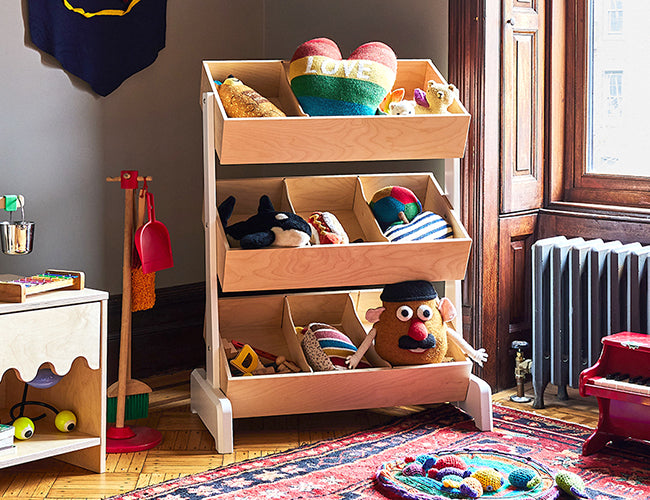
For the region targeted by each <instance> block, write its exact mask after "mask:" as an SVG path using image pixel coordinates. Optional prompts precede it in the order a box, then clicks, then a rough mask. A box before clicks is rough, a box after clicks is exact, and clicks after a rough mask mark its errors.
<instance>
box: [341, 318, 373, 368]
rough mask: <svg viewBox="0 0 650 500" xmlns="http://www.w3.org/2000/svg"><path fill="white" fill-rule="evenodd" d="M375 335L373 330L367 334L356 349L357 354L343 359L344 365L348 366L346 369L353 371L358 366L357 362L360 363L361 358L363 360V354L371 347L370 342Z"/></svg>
mask: <svg viewBox="0 0 650 500" xmlns="http://www.w3.org/2000/svg"><path fill="white" fill-rule="evenodd" d="M375 335H377V330H375V329H374V328H373V329H372V330H370V331H369V332H368V334H367V335H366V338H365V339H363V342H362V343H361V345H360V346H359V348H358V349H357V352H355V353H354V354H352V355H351V356H348V357H347V358H346V359H345V364H346V365H348V368H349V369H351V370H353V369H354V368H356V367H357V365H358V364H359V361H361V358H363V356H364V354H366V352H367V351H368V349H370V346H371V345H372V342H373V341H374V340H375Z"/></svg>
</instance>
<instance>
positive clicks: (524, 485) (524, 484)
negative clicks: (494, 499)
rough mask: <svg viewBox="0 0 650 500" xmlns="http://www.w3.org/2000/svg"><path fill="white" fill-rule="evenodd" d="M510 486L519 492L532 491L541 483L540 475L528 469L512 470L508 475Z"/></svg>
mask: <svg viewBox="0 0 650 500" xmlns="http://www.w3.org/2000/svg"><path fill="white" fill-rule="evenodd" d="M508 481H509V482H510V484H511V485H512V486H513V487H515V488H517V489H519V490H532V489H533V488H534V487H535V486H537V485H538V484H539V483H541V482H542V478H541V477H540V475H539V474H538V473H537V472H535V471H534V470H533V469H529V468H528V467H518V468H516V469H513V470H512V471H511V472H510V474H509V475H508Z"/></svg>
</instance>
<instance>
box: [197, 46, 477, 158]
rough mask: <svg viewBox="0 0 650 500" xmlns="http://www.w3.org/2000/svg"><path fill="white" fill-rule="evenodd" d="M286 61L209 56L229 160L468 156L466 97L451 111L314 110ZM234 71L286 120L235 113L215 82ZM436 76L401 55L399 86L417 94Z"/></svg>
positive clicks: (207, 74) (208, 78) (222, 151)
mask: <svg viewBox="0 0 650 500" xmlns="http://www.w3.org/2000/svg"><path fill="white" fill-rule="evenodd" d="M288 67H289V65H288V63H287V62H285V61H281V60H260V61H204V62H203V74H202V79H201V93H202V94H203V93H206V92H213V93H214V94H215V99H214V102H215V110H214V116H215V119H214V134H215V137H214V139H215V149H216V152H217V155H218V156H219V161H220V163H221V164H222V165H235V164H251V163H307V162H342V161H374V160H416V159H429V158H460V157H462V156H463V155H464V153H465V144H466V141H467V132H468V129H469V121H470V115H469V114H468V113H467V110H466V109H465V108H464V107H463V105H462V104H461V103H460V102H459V101H458V100H456V101H454V103H453V104H452V105H451V107H450V108H449V110H450V112H451V113H450V114H448V115H416V116H327V117H322V116H318V117H310V116H307V115H306V114H305V113H304V112H303V110H302V108H301V107H300V105H299V103H298V101H297V99H296V97H295V96H294V94H293V92H292V91H291V87H290V85H289V80H288V77H287V72H288ZM229 75H234V76H235V77H237V78H239V79H240V80H241V81H242V82H244V83H245V84H246V85H248V86H250V87H252V88H253V89H255V90H256V91H257V92H259V93H260V94H262V95H263V96H264V97H266V98H268V99H269V100H271V101H272V102H273V103H274V104H276V105H277V106H278V107H279V108H280V109H282V110H283V111H284V112H285V114H286V115H287V116H286V118H285V117H283V118H228V117H227V115H226V112H225V110H224V108H223V105H222V104H221V101H220V99H219V95H218V93H217V85H216V84H215V80H218V81H223V80H224V79H226V78H227V77H228V76H229ZM429 80H435V81H437V82H439V83H445V80H444V78H443V77H442V76H441V74H440V73H439V71H438V70H437V69H436V67H435V66H434V65H433V63H432V62H431V61H430V60H428V59H400V60H398V65H397V79H396V81H395V85H394V88H400V87H402V88H404V89H405V90H406V96H407V97H409V96H412V95H413V90H414V89H415V88H426V83H427V82H428V81H429Z"/></svg>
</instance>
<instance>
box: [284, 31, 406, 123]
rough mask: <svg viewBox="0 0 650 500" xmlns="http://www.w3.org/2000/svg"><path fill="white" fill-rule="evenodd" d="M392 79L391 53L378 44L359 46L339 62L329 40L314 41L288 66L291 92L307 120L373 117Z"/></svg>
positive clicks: (394, 65)
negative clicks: (357, 116)
mask: <svg viewBox="0 0 650 500" xmlns="http://www.w3.org/2000/svg"><path fill="white" fill-rule="evenodd" d="M396 75H397V58H396V57H395V53H394V52H393V50H392V49H391V48H390V47H389V46H388V45H386V44H384V43H382V42H369V43H366V44H364V45H361V46H360V47H358V48H357V49H355V50H354V52H352V54H350V57H349V58H348V59H343V58H342V56H341V51H340V50H339V48H338V46H337V45H336V43H334V42H333V41H332V40H330V39H328V38H314V39H313V40H309V41H307V42H305V43H303V44H302V45H300V47H298V48H297V49H296V52H295V53H294V55H293V57H292V58H291V62H290V64H289V82H290V83H291V90H293V93H294V94H295V95H296V98H297V99H298V102H299V103H300V105H301V106H302V109H303V110H304V111H305V113H307V114H308V115H311V116H344V115H374V114H375V113H376V111H377V109H378V107H379V105H380V104H381V102H382V100H383V99H384V97H386V95H387V94H388V93H389V92H390V91H391V89H392V88H393V84H394V83H395V77H396Z"/></svg>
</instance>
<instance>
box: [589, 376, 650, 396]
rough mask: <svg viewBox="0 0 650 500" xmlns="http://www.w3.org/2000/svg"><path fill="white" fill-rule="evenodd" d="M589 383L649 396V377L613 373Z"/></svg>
mask: <svg viewBox="0 0 650 500" xmlns="http://www.w3.org/2000/svg"><path fill="white" fill-rule="evenodd" d="M589 382H590V383H592V384H593V385H595V386H598V387H605V388H608V389H616V390H619V391H624V392H630V393H634V394H641V395H644V396H650V377H644V376H642V375H635V376H633V377H630V375H629V374H625V373H620V372H615V373H611V374H607V375H606V376H604V377H594V378H592V379H591V380H590V381H589Z"/></svg>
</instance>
